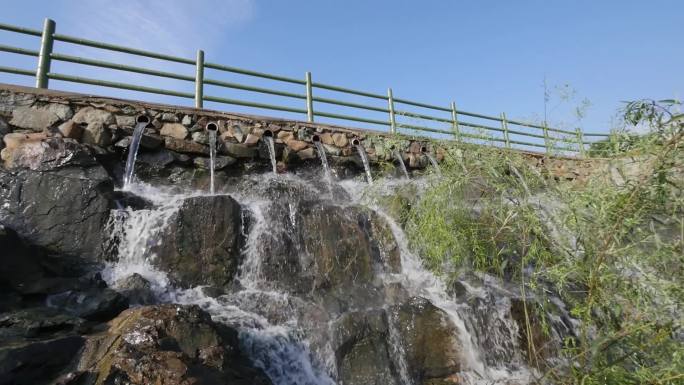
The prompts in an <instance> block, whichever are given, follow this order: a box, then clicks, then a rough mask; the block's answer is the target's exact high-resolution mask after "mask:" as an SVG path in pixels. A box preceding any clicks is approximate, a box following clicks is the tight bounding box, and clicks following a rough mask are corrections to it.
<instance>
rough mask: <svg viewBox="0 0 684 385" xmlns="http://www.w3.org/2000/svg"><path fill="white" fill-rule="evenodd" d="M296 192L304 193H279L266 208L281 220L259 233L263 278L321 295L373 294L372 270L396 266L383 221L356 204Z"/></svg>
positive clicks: (362, 297)
mask: <svg viewBox="0 0 684 385" xmlns="http://www.w3.org/2000/svg"><path fill="white" fill-rule="evenodd" d="M298 193H300V194H301V192H298ZM297 198H300V199H301V198H304V196H302V195H300V196H299V197H297V196H296V195H295V197H293V198H286V197H285V196H281V197H280V199H281V200H282V203H277V204H274V205H273V206H271V207H270V208H269V210H268V212H267V215H268V216H269V217H270V218H283V220H282V222H280V223H273V224H272V231H270V232H269V234H266V235H265V236H264V238H263V239H260V247H262V248H263V250H261V251H260V252H261V253H263V255H264V256H265V259H264V261H263V265H262V267H261V269H262V274H264V278H266V279H268V280H270V281H272V282H277V283H278V284H280V285H282V286H284V287H286V288H288V289H290V290H293V291H295V292H305V293H306V292H310V291H312V290H315V291H317V292H318V294H319V295H322V296H324V297H326V298H325V299H324V300H325V301H332V302H336V301H339V302H341V303H347V302H349V301H352V300H353V301H356V302H357V303H358V304H359V306H365V305H367V304H368V303H366V301H374V300H376V299H377V298H376V297H377V296H378V295H379V294H378V293H377V292H376V289H371V288H372V286H373V281H374V277H375V274H376V271H388V272H398V271H399V269H400V259H399V250H398V246H397V245H396V241H395V240H394V238H393V237H392V233H391V230H390V229H389V227H387V225H386V223H385V222H384V221H382V220H381V219H380V218H375V217H374V216H373V215H372V214H370V212H369V211H368V210H366V209H362V208H360V207H354V206H352V207H340V206H335V205H331V204H329V203H325V202H321V201H316V200H314V201H303V202H296V199H297ZM293 200H294V202H296V203H293ZM371 218H373V219H371ZM376 219H378V223H371V222H372V221H374V220H376ZM356 291H358V295H356ZM351 293H355V294H351ZM350 297H353V298H350ZM373 298H376V299H373ZM361 304H364V305H361Z"/></svg>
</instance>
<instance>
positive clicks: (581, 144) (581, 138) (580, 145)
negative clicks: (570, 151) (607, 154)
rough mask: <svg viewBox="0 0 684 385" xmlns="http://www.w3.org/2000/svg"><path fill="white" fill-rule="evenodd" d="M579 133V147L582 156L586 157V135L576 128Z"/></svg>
mask: <svg viewBox="0 0 684 385" xmlns="http://www.w3.org/2000/svg"><path fill="white" fill-rule="evenodd" d="M575 132H576V133H577V146H578V148H579V152H580V155H581V156H582V157H584V135H582V130H580V128H579V127H577V128H575Z"/></svg>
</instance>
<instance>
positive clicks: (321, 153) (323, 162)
mask: <svg viewBox="0 0 684 385" xmlns="http://www.w3.org/2000/svg"><path fill="white" fill-rule="evenodd" d="M313 142H314V145H315V146H316V151H318V157H319V158H321V165H322V166H323V172H324V173H325V179H326V180H327V181H328V190H329V191H330V193H331V194H332V184H333V180H332V173H331V172H330V166H329V165H328V157H327V156H326V155H325V147H323V143H321V141H320V140H314V141H313Z"/></svg>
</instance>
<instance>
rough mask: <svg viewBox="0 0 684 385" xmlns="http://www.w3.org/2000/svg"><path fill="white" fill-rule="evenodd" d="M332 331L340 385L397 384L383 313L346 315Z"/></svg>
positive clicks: (385, 317) (377, 311)
mask: <svg viewBox="0 0 684 385" xmlns="http://www.w3.org/2000/svg"><path fill="white" fill-rule="evenodd" d="M335 328H336V330H337V333H336V336H335V344H336V349H335V356H336V359H337V368H338V376H339V380H340V382H341V383H343V384H345V385H394V384H396V385H399V384H398V383H397V382H396V380H395V379H396V378H398V372H397V368H396V367H395V366H394V363H393V361H392V356H393V355H394V354H393V352H392V351H391V349H390V347H389V345H388V341H389V331H388V328H387V316H386V314H385V312H384V311H381V310H375V311H370V312H366V313H364V312H355V313H347V314H345V315H344V316H343V317H341V319H340V320H338V321H337V322H336V325H335Z"/></svg>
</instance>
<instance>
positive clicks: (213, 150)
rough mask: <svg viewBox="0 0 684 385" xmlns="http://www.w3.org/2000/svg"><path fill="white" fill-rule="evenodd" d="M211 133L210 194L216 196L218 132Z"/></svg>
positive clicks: (210, 131) (211, 131)
mask: <svg viewBox="0 0 684 385" xmlns="http://www.w3.org/2000/svg"><path fill="white" fill-rule="evenodd" d="M208 131H209V175H210V178H209V179H210V181H209V184H210V187H209V192H210V193H211V195H214V191H215V190H214V168H216V130H208Z"/></svg>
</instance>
